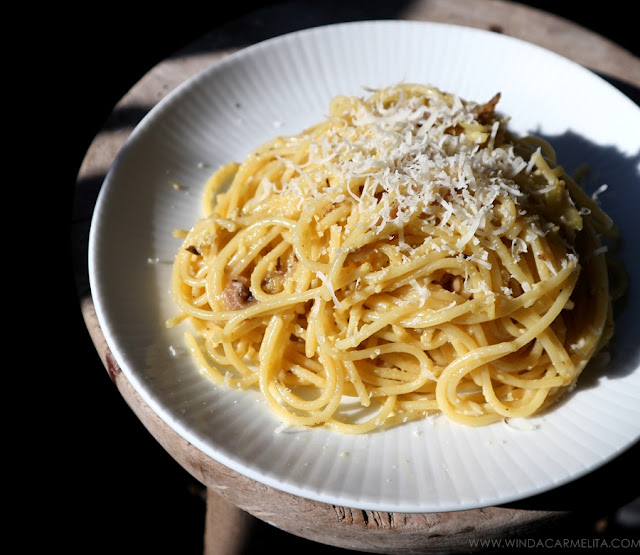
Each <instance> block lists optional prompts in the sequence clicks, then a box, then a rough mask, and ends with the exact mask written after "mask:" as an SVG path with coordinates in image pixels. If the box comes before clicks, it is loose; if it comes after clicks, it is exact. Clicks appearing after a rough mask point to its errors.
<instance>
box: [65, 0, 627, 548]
mask: <svg viewBox="0 0 640 555" xmlns="http://www.w3.org/2000/svg"><path fill="white" fill-rule="evenodd" d="M408 6H409V7H406V8H405V10H404V12H403V13H400V14H398V18H402V19H414V20H423V21H436V22H446V23H456V24H462V25H466V26H471V27H478V28H483V29H490V30H493V31H496V32H501V33H504V34H508V35H512V36H515V37H519V38H521V39H524V40H527V41H529V42H532V43H536V44H539V45H541V46H543V47H545V48H547V49H549V50H553V51H556V52H558V53H560V54H562V55H564V56H566V57H568V58H571V59H573V60H574V61H576V62H578V63H580V64H582V65H584V66H586V67H589V68H591V69H593V70H595V71H597V72H599V73H601V74H604V75H606V76H608V77H610V78H612V79H613V80H619V81H620V83H622V84H624V83H626V84H627V85H629V86H630V87H640V62H639V61H638V59H637V58H635V57H634V56H633V55H632V54H631V53H629V52H627V51H626V50H624V49H622V48H620V47H618V46H617V45H615V44H613V43H611V42H609V41H608V40H606V39H604V38H603V37H600V36H598V35H595V34H593V33H591V32H589V31H587V30H585V29H584V28H582V27H579V26H577V25H574V24H572V23H570V22H568V21H566V20H562V19H559V18H556V17H554V16H552V15H550V14H547V13H544V12H540V11H538V10H535V9H531V8H528V7H526V6H523V5H521V4H517V3H511V2H505V1H502V0H482V1H478V0H476V1H473V2H471V1H469V0H455V1H454V0H430V1H426V0H422V1H417V2H413V3H411V4H409V5H408ZM274 9H276V10H286V7H285V6H280V7H276V8H274ZM284 15H285V16H286V13H285V14H284ZM282 16H283V13H278V14H275V17H282ZM323 23H327V22H326V21H323ZM304 24H305V26H312V25H314V24H315V23H314V22H313V21H311V20H309V18H306V19H305V22H304ZM262 25H263V27H261V28H260V29H259V31H260V33H256V34H254V35H253V36H254V37H255V36H258V35H261V36H260V39H262V38H267V37H268V36H270V35H271V34H273V33H274V31H272V30H270V29H269V26H268V22H267V21H266V18H263V22H262ZM245 27H246V26H245ZM237 28H240V26H237V25H236V27H235V28H234V29H237ZM254 30H255V29H254ZM225 33H226V34H225ZM275 33H276V34H277V31H276V32H275ZM232 35H233V33H232V31H231V30H230V28H226V29H216V30H215V32H212V33H210V34H207V35H205V36H203V37H201V38H200V39H198V40H197V41H195V42H194V43H193V44H190V45H188V46H187V47H185V48H184V50H181V51H180V52H177V53H176V55H175V56H172V57H171V58H170V59H166V60H164V61H162V62H161V63H159V64H158V65H157V66H155V67H154V68H152V70H151V71H150V72H149V73H147V74H146V75H145V76H144V77H143V78H142V79H141V80H140V81H139V82H138V83H137V84H136V85H135V86H134V87H133V88H132V89H131V90H130V91H129V92H128V93H127V94H126V95H125V96H124V97H123V98H122V99H121V101H120V102H119V103H118V104H117V106H116V107H115V109H114V111H113V113H112V114H111V116H110V119H109V122H108V123H107V125H105V129H104V130H103V131H102V132H101V133H99V134H98V135H97V136H96V137H95V140H94V141H93V143H92V144H91V146H90V148H89V150H88V152H87V154H86V157H85V159H84V162H83V164H82V167H81V169H80V172H79V175H78V181H77V191H78V195H77V197H76V198H77V203H76V214H75V219H76V221H77V222H79V224H78V225H77V227H76V233H75V236H74V241H75V244H74V249H75V252H74V254H75V256H76V258H77V260H81V261H84V260H86V257H87V252H86V244H87V236H88V230H89V223H90V218H91V214H92V210H93V206H94V203H95V200H96V197H97V194H98V189H99V185H100V183H101V182H102V178H103V177H104V175H106V173H107V171H108V170H109V168H110V166H111V164H112V162H113V160H114V158H115V156H116V154H117V153H118V151H119V149H120V148H121V146H122V145H123V144H124V142H125V141H126V139H127V137H128V135H129V134H130V132H131V131H132V130H133V128H134V127H135V125H136V124H137V123H138V122H139V120H140V119H141V117H142V116H143V115H144V114H143V113H140V107H144V110H146V111H148V110H150V109H151V108H152V107H153V106H154V105H155V104H156V103H157V102H158V101H159V100H161V99H162V98H163V97H164V96H166V95H167V94H168V93H169V92H171V91H172V90H173V89H174V88H175V87H176V86H178V85H179V84H180V83H182V82H184V81H185V80H186V79H188V78H189V77H191V76H192V75H194V74H196V73H198V72H199V71H201V70H203V69H205V68H206V67H208V66H209V65H211V64H213V63H215V62H217V61H219V60H220V59H222V58H223V57H224V56H226V55H228V54H229V53H231V52H232V51H233V50H234V49H235V48H232V47H229V48H227V47H225V45H224V44H221V43H223V42H224V37H231V36H232ZM233 36H234V37H235V38H237V36H235V35H233ZM221 37H222V38H221ZM250 39H251V37H248V38H247V40H250ZM230 43H231V42H230ZM235 44H237V42H236V43H235ZM245 44H246V42H245ZM133 108H136V109H133ZM144 110H143V111H144ZM79 266H80V274H81V275H79V276H78V284H79V290H80V297H81V299H80V302H81V309H82V314H83V316H84V320H85V323H86V326H87V328H88V330H89V333H90V335H91V338H92V340H93V343H94V345H95V348H96V350H97V352H98V354H99V356H100V358H101V360H102V362H103V364H104V366H105V368H106V369H107V371H108V373H109V375H110V376H111V379H112V380H113V382H114V383H115V384H116V386H117V388H118V390H119V392H120V393H121V395H122V396H123V397H124V399H125V400H126V402H127V404H128V405H129V406H130V407H131V409H132V410H133V412H134V413H135V415H136V416H137V417H138V418H139V419H140V421H141V422H142V423H143V424H144V425H145V427H146V428H147V429H148V430H149V432H150V433H151V434H152V435H153V437H154V438H155V439H156V440H157V441H158V442H159V443H160V444H161V445H162V446H163V447H164V448H165V449H166V450H167V452H168V453H169V454H170V455H171V456H172V457H173V458H174V459H175V460H176V461H177V462H178V463H179V464H180V465H181V466H182V467H184V469H185V470H186V471H187V472H189V473H190V474H191V475H192V476H193V477H194V478H195V479H197V480H198V481H199V482H200V483H202V484H203V485H204V486H206V488H207V513H206V527H205V532H204V538H205V540H204V544H205V553H207V554H208V555H214V554H215V555H231V554H237V553H241V552H242V548H243V542H244V535H243V530H246V529H248V527H250V526H251V521H252V518H253V517H255V518H257V519H259V520H261V521H264V522H267V523H270V524H272V525H273V526H275V527H276V528H278V529H280V530H283V531H285V532H289V533H291V534H294V535H296V536H300V537H302V538H306V539H308V540H312V541H314V542H318V543H319V544H325V545H330V546H335V547H340V548H344V549H349V550H354V551H365V552H373V553H392V554H393V553H427V552H434V551H436V552H459V551H465V552H471V551H479V550H483V549H486V544H482V543H480V540H483V541H490V540H492V539H500V538H506V537H514V536H519V537H526V536H527V535H531V534H535V533H538V532H539V531H540V530H543V529H544V528H545V527H546V526H548V525H551V524H552V523H553V524H555V525H557V523H559V522H562V521H563V519H565V518H569V517H570V516H571V514H572V511H573V510H574V509H575V505H574V504H572V503H571V502H570V500H568V499H567V498H566V496H575V495H576V493H577V492H578V491H579V490H580V488H583V487H589V488H595V489H596V490H597V491H598V492H599V493H601V494H604V495H606V494H605V492H607V491H608V492H609V494H611V490H614V489H615V486H616V485H620V484H622V483H623V481H622V480H623V478H624V476H622V477H620V472H622V473H624V472H628V469H626V468H624V462H619V463H618V462H617V461H614V463H612V464H613V465H614V469H613V470H611V469H607V468H605V469H603V470H602V471H601V472H600V471H598V472H597V473H596V474H597V476H587V477H585V478H584V479H582V480H580V481H579V482H580V483H579V484H577V485H575V484H569V485H568V486H566V487H564V488H562V489H563V492H562V493H557V492H555V493H554V492H550V493H549V494H548V495H541V496H537V497H536V498H534V499H530V500H524V501H522V502H518V503H514V504H510V505H508V506H501V507H487V508H483V509H476V510H468V511H458V512H449V513H429V514H396V513H378V512H372V511H363V510H359V509H357V508H347V507H337V506H333V505H327V504H324V503H319V502H315V501H311V500H308V499H305V498H301V497H296V496H294V495H291V494H288V493H284V492H282V491H278V490H275V489H273V488H271V487H268V486H266V485H264V484H261V483H259V482H256V481H254V480H252V479H249V478H247V477H246V476H244V475H241V474H239V473H237V472H235V471H232V470H230V469H229V468H227V467H225V466H224V465H222V464H220V463H219V462H217V461H215V460H213V459H211V458H210V457H208V456H206V455H205V454H204V453H202V452H201V451H199V450H198V449H196V448H195V447H194V446H193V445H191V444H189V443H188V442H187V441H186V440H184V439H183V438H182V437H180V436H179V435H178V434H177V433H176V432H174V431H173V430H172V429H171V428H170V427H169V426H167V425H166V424H165V423H164V422H163V421H162V420H161V419H160V418H159V417H158V416H157V415H156V414H155V413H154V412H153V411H152V410H151V409H150V408H149V406H148V405H147V404H146V403H145V402H144V401H143V400H142V399H141V398H140V396H139V395H138V394H137V392H136V391H135V390H134V389H133V387H132V386H131V384H130V383H129V382H128V380H127V379H126V377H125V376H124V374H123V373H122V372H121V371H120V368H119V367H118V365H117V363H116V362H115V360H114V358H113V356H112V355H111V353H110V350H109V346H108V345H107V343H106V341H105V339H104V336H103V335H102V332H101V330H100V327H99V325H98V322H97V319H96V316H95V311H94V308H93V303H92V300H91V295H90V291H89V288H88V276H87V275H86V267H84V266H82V264H79ZM616 465H617V466H616ZM612 472H613V474H612ZM604 473H608V474H606V475H605V476H606V477H605V478H603V474H604ZM616 473H617V474H618V480H617V481H616V480H615V479H614V481H613V482H611V481H610V480H611V479H612V478H611V476H612V475H615V474H616ZM627 475H628V474H627ZM603 479H604V480H609V482H608V485H605V484H604V483H603V482H602V480H603ZM563 496H564V497H563ZM605 501H606V499H605Z"/></svg>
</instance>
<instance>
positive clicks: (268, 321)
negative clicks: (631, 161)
mask: <svg viewBox="0 0 640 555" xmlns="http://www.w3.org/2000/svg"><path fill="white" fill-rule="evenodd" d="M499 99H500V94H496V95H495V97H494V98H492V99H490V100H489V101H487V102H483V103H478V102H473V101H468V100H463V99H461V98H459V97H458V96H456V95H454V94H450V93H445V92H442V91H440V90H438V89H437V88H434V87H430V86H424V85H420V84H399V85H395V86H391V87H388V88H383V89H379V90H373V91H369V92H368V93H367V96H365V97H363V98H360V97H353V96H337V97H335V98H334V99H333V100H332V102H331V104H330V110H329V115H328V117H327V118H326V119H325V120H324V121H321V122H319V123H318V124H316V125H314V126H312V127H310V128H308V129H306V130H304V131H303V132H301V133H300V134H298V135H294V136H280V137H275V138H274V139H273V140H271V141H269V142H267V143H266V144H263V145H261V146H259V147H258V148H256V149H255V150H254V151H253V152H251V153H250V154H249V155H248V156H247V157H246V159H245V160H244V161H243V162H242V163H230V164H228V165H225V166H223V167H221V168H220V169H218V170H217V171H216V172H215V173H214V174H213V175H212V176H211V178H210V179H209V181H208V182H207V184H206V187H205V191H204V194H203V197H202V206H203V212H204V213H203V217H202V219H201V220H200V221H198V222H196V223H195V225H194V226H193V228H191V229H190V230H189V231H186V230H181V231H177V232H176V236H177V237H179V238H180V239H181V240H182V244H181V246H180V248H179V250H178V252H177V255H176V258H175V262H174V266H173V275H172V284H171V286H172V291H173V297H174V299H175V302H176V304H177V306H178V307H179V313H178V314H177V315H176V316H175V318H172V319H171V320H170V321H169V322H168V325H169V326H175V325H177V324H179V323H181V322H183V321H185V320H188V321H189V322H190V324H191V325H190V326H188V328H189V329H188V330H187V331H186V332H185V338H186V342H187V345H188V348H189V349H190V352H191V353H192V355H193V358H194V360H195V361H196V363H197V366H198V368H199V369H200V371H201V372H202V373H204V374H205V375H206V376H208V377H209V378H210V379H211V380H212V381H213V382H214V383H215V384H218V385H220V386H222V387H227V388H241V389H249V388H256V389H258V390H259V391H260V393H261V395H262V396H263V397H264V399H265V401H266V403H267V405H268V407H269V409H270V410H271V411H273V413H274V414H275V416H276V417H277V418H278V419H279V420H280V421H281V422H282V423H284V425H290V426H303V427H315V426H325V427H328V428H330V429H333V430H336V431H338V432H341V433H354V434H355V433H365V432H371V431H373V430H377V429H382V428H385V427H389V426H393V425H397V424H400V423H402V422H407V421H410V420H415V419H418V418H424V417H425V416H426V415H430V414H436V413H438V414H443V415H446V417H448V418H450V419H451V420H452V421H454V422H457V423H460V424H463V425H469V426H480V425H486V424H490V423H492V422H496V421H499V420H503V419H508V418H513V417H529V416H532V415H536V414H540V413H541V412H543V411H544V410H546V409H547V408H548V407H549V406H551V405H552V404H553V403H554V402H556V401H557V400H558V399H559V398H560V397H561V396H562V395H563V393H564V392H566V391H568V390H569V389H571V388H572V387H573V386H574V385H575V384H576V381H577V379H578V376H579V375H580V373H581V372H582V370H583V369H584V368H585V366H586V365H587V363H588V362H589V361H590V360H591V359H592V358H593V357H594V355H595V354H596V353H598V352H599V351H601V350H602V349H603V348H604V347H605V346H606V345H607V344H608V343H609V341H610V339H611V337H612V334H613V318H612V298H613V295H612V292H611V291H610V289H611V288H610V284H609V277H608V270H607V259H606V255H605V251H606V248H605V247H603V241H604V237H610V236H614V235H615V233H616V231H615V227H614V225H613V223H612V221H611V219H610V218H609V217H608V216H607V214H605V213H604V212H603V210H602V209H601V208H600V206H599V205H598V203H597V202H596V201H595V200H594V199H593V198H592V197H591V196H589V195H587V194H586V193H585V192H584V191H583V190H582V189H581V188H580V186H579V185H578V184H577V183H576V181H575V180H574V179H573V178H572V177H570V176H569V175H567V174H566V173H565V170H564V169H563V168H562V166H560V165H558V163H557V161H556V156H555V153H554V151H553V149H552V147H551V146H550V145H549V144H548V143H547V142H545V141H544V140H542V139H541V138H539V137H535V136H527V137H516V136H514V134H512V133H511V132H510V131H509V129H508V126H507V122H508V118H507V117H506V116H504V115H501V114H500V113H499V112H498V110H497V109H496V105H497V103H498V101H499Z"/></svg>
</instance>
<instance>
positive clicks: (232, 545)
mask: <svg viewBox="0 0 640 555" xmlns="http://www.w3.org/2000/svg"><path fill="white" fill-rule="evenodd" d="M254 519H255V517H253V516H251V515H250V514H249V513H247V512H245V511H243V510H242V509H239V508H238V507H236V506H235V505H234V504H233V503H229V501H227V500H226V499H224V498H223V497H221V496H220V495H218V494H217V493H215V492H214V491H212V490H211V489H210V488H207V511H206V517H205V532H204V555H241V554H242V553H244V552H245V551H244V549H245V547H246V545H247V544H248V542H249V540H250V537H251V531H252V528H253V527H254V524H255V522H254Z"/></svg>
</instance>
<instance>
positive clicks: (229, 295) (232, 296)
mask: <svg viewBox="0 0 640 555" xmlns="http://www.w3.org/2000/svg"><path fill="white" fill-rule="evenodd" d="M222 300H223V301H224V304H225V306H226V308H227V310H242V309H243V308H247V307H248V306H250V305H251V304H253V303H254V302H255V299H254V298H253V295H252V294H251V290H250V289H249V287H248V286H247V280H246V279H245V278H243V277H238V278H234V279H232V280H231V281H230V282H229V283H228V284H227V286H226V287H225V288H224V291H223V293H222Z"/></svg>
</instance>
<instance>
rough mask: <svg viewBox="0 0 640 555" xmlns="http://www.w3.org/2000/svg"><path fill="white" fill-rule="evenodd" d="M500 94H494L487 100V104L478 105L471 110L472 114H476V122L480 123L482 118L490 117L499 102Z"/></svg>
mask: <svg viewBox="0 0 640 555" xmlns="http://www.w3.org/2000/svg"><path fill="white" fill-rule="evenodd" d="M500 96H501V94H500V93H496V94H495V95H494V97H493V98H492V99H491V100H489V102H485V103H484V104H480V105H478V106H476V107H475V108H474V109H473V112H474V113H475V114H476V116H477V118H478V121H481V120H482V119H483V118H484V116H490V115H491V114H493V113H494V112H495V109H496V105H497V104H498V102H500Z"/></svg>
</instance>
